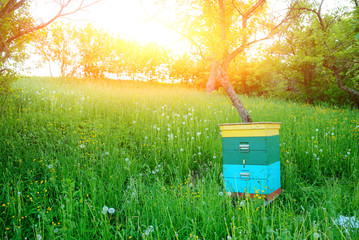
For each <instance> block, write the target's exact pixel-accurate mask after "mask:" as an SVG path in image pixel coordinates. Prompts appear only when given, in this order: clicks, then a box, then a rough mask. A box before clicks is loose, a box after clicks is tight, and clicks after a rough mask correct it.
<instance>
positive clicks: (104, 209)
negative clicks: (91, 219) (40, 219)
mask: <svg viewBox="0 0 359 240" xmlns="http://www.w3.org/2000/svg"><path fill="white" fill-rule="evenodd" d="M107 211H108V207H107V206H103V207H102V214H106V213H107Z"/></svg>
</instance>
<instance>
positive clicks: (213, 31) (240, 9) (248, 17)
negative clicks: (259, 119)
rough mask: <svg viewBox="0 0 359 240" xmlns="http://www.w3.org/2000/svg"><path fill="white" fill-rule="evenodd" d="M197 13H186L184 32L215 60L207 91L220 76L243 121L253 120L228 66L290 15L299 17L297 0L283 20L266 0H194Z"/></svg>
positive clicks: (283, 22)
mask: <svg viewBox="0 0 359 240" xmlns="http://www.w3.org/2000/svg"><path fill="white" fill-rule="evenodd" d="M193 4H197V5H196V7H193V10H192V12H195V14H194V17H188V16H187V17H186V18H187V19H188V21H187V22H186V23H185V26H190V27H189V28H188V31H187V32H186V33H185V34H183V35H184V36H186V37H187V38H188V39H189V40H190V42H191V43H192V44H193V45H195V46H196V48H197V49H198V53H199V54H200V55H202V56H203V59H206V60H207V61H210V62H211V70H210V73H209V78H208V82H207V91H208V92H211V91H212V90H213V89H214V84H215V82H216V79H217V80H219V81H220V83H221V85H222V87H223V88H224V90H225V91H226V93H227V95H228V96H229V98H230V99H231V101H232V103H233V105H234V106H235V107H236V109H237V112H238V113H239V115H240V117H241V119H242V121H243V122H252V119H251V117H250V115H249V114H248V111H247V110H246V108H245V107H244V105H243V103H242V102H241V101H240V99H239V98H238V96H237V94H236V92H235V91H234V89H233V87H232V85H231V83H230V81H229V77H228V69H229V67H230V65H231V63H232V62H233V61H234V59H235V58H236V57H237V56H239V55H242V54H243V53H244V52H245V51H246V50H247V49H248V48H249V47H250V46H252V45H254V44H256V43H258V42H260V41H263V40H266V39H270V38H272V37H273V36H274V35H275V34H276V33H277V32H278V31H279V30H280V28H281V27H283V26H284V24H286V23H287V22H288V21H289V20H290V19H292V18H295V17H297V15H298V13H296V12H294V10H293V9H294V6H295V5H296V1H295V2H292V3H291V4H290V7H289V8H288V11H287V13H286V14H285V16H284V17H282V18H281V19H280V20H278V19H277V18H274V16H273V15H270V14H269V13H268V6H267V4H266V0H256V1H254V0H252V1H236V0H232V1H223V0H217V1H215V0H205V1H201V2H197V1H194V2H192V5H193Z"/></svg>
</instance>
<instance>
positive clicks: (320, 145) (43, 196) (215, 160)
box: [0, 78, 359, 240]
mask: <svg viewBox="0 0 359 240" xmlns="http://www.w3.org/2000/svg"><path fill="white" fill-rule="evenodd" d="M16 88H17V89H18V90H17V91H16V92H15V93H14V94H13V95H12V96H11V97H10V99H9V100H8V102H7V104H6V105H5V112H4V114H3V117H2V119H1V122H0V169H1V171H0V172H1V174H2V175H1V177H0V189H1V191H0V239H37V240H40V239H225V240H229V239H358V238H359V233H358V232H359V228H356V227H355V226H352V227H350V226H349V225H343V224H340V222H338V218H339V217H340V216H345V217H352V216H355V217H356V219H357V220H358V221H359V149H358V140H359V111H358V110H357V109H349V108H337V107H329V106H313V105H308V104H302V103H293V102H287V101H284V100H276V99H270V98H252V97H246V96H240V98H241V100H242V101H243V102H244V104H245V105H246V107H247V109H248V110H249V111H250V114H251V116H252V118H253V120H254V121H255V122H262V121H269V122H281V123H282V124H281V128H280V154H281V156H280V157H281V184H282V194H281V195H280V196H279V197H278V198H277V199H275V201H273V202H272V203H271V204H269V205H268V206H264V202H263V199H253V200H248V199H247V200H245V201H244V200H242V199H234V198H231V197H230V196H229V194H227V193H226V192H225V190H224V185H223V178H222V172H223V169H222V155H221V152H222V149H221V148H222V146H221V135H220V130H219V126H218V124H221V123H236V122H240V119H239V116H238V114H237V112H236V111H235V109H234V107H233V106H232V105H231V103H230V101H229V99H228V98H227V97H226V96H225V95H224V94H223V93H222V92H217V93H215V94H210V95H208V94H207V93H205V92H201V91H198V90H194V89H188V88H183V87H179V86H172V87H169V86H167V85H161V84H157V85H150V84H140V83H132V82H128V83H126V82H116V81H114V82H102V83H95V82H81V81H79V80H78V81H75V80H73V81H69V80H63V79H50V78H31V79H22V80H20V81H19V82H17V85H16ZM338 91H339V90H338ZM358 225H359V223H358Z"/></svg>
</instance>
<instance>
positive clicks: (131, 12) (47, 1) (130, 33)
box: [33, 0, 186, 51]
mask: <svg viewBox="0 0 359 240" xmlns="http://www.w3.org/2000/svg"><path fill="white" fill-rule="evenodd" d="M79 1H80V0H73V2H74V4H73V6H70V8H69V9H73V7H75V6H76V3H79ZM94 1H96V0H85V3H86V2H89V3H90V2H94ZM156 2H158V4H156ZM175 6H176V0H166V1H158V0H101V1H99V2H98V3H96V4H94V5H92V6H89V7H88V8H86V9H84V10H82V11H80V12H77V13H75V14H73V15H71V16H69V17H67V18H62V19H60V20H61V21H71V23H73V24H76V25H78V26H84V25H86V24H88V23H92V24H93V25H94V26H95V27H96V28H99V29H103V30H106V31H108V32H110V33H117V34H119V35H120V37H121V38H124V39H128V40H134V39H135V40H136V41H139V42H150V41H153V42H156V43H158V44H159V45H161V46H165V47H168V48H170V49H172V50H174V51H177V49H178V48H179V50H178V51H180V50H184V49H183V48H184V47H186V46H184V45H183V44H184V43H183V37H182V36H180V34H178V33H176V32H174V31H173V30H170V29H168V28H167V27H166V26H164V24H162V23H161V22H160V21H158V20H156V19H155V18H161V19H164V18H165V19H167V21H168V22H171V21H175V19H176V7H175ZM57 9H58V5H57V4H54V1H53V0H37V1H36V2H35V4H34V5H33V15H34V16H35V17H36V18H39V19H43V20H44V21H46V20H47V19H49V18H50V17H51V16H53V15H54V13H55V12H56V10H57ZM181 48H182V49H181Z"/></svg>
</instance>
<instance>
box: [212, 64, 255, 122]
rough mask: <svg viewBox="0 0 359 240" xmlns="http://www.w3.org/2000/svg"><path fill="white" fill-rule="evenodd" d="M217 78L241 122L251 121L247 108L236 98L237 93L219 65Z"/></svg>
mask: <svg viewBox="0 0 359 240" xmlns="http://www.w3.org/2000/svg"><path fill="white" fill-rule="evenodd" d="M217 78H218V79H219V81H220V82H221V85H222V87H223V88H224V90H225V91H226V93H227V95H228V97H229V98H230V99H231V101H232V104H233V106H234V107H235V108H236V109H237V112H238V113H239V116H240V117H241V119H242V122H244V123H248V122H253V121H252V118H251V117H250V116H249V113H248V111H247V109H246V108H245V107H244V105H243V103H242V102H241V100H240V99H239V98H238V95H237V94H236V92H235V91H234V89H233V87H232V85H231V83H230V82H229V79H228V74H227V71H226V70H225V69H223V68H222V66H221V65H219V66H218V72H217Z"/></svg>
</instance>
